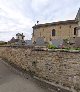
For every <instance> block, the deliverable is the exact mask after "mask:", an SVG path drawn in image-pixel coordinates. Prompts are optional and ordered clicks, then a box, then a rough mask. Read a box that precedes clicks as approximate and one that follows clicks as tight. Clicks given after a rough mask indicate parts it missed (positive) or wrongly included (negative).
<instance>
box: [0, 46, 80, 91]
mask: <svg viewBox="0 0 80 92" xmlns="http://www.w3.org/2000/svg"><path fill="white" fill-rule="evenodd" d="M0 57H2V58H5V59H7V60H8V61H9V62H11V63H14V64H16V65H17V66H20V67H21V68H22V69H25V70H26V71H31V72H34V74H35V75H36V76H38V77H39V78H42V79H46V80H48V81H50V82H54V83H56V84H59V85H62V86H65V87H69V88H71V87H73V88H74V89H75V90H77V92H80V53H70V52H60V51H57V52H50V51H32V50H31V49H22V48H17V49H14V48H7V47H4V48H3V47H1V48H0Z"/></svg>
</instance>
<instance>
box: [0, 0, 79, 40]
mask: <svg viewBox="0 0 80 92" xmlns="http://www.w3.org/2000/svg"><path fill="white" fill-rule="evenodd" d="M79 8H80V0H0V40H5V41H8V40H10V39H11V38H12V37H13V36H14V37H15V35H16V33H18V32H20V33H24V35H25V36H26V37H25V40H26V39H31V34H32V26H33V25H34V24H35V23H36V21H37V20H39V21H40V22H39V23H46V22H53V21H61V20H69V19H74V18H75V16H76V14H77V11H78V9H79Z"/></svg>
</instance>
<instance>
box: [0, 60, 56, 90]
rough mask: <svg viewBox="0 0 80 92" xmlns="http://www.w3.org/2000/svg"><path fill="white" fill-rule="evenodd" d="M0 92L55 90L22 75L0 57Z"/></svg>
mask: <svg viewBox="0 0 80 92" xmlns="http://www.w3.org/2000/svg"><path fill="white" fill-rule="evenodd" d="M0 92H56V91H53V90H52V89H49V88H47V87H45V86H43V85H42V84H41V83H39V82H38V81H37V80H35V79H33V78H31V77H30V76H29V75H28V76H26V77H24V75H23V74H19V73H18V72H17V71H16V70H15V69H12V68H11V66H8V65H7V64H6V63H5V62H3V60H1V59H0Z"/></svg>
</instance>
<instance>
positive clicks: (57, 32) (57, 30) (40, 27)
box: [32, 9, 80, 42]
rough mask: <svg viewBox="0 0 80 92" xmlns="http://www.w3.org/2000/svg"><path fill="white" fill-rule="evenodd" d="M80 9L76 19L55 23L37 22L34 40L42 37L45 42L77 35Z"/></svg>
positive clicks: (34, 27)
mask: <svg viewBox="0 0 80 92" xmlns="http://www.w3.org/2000/svg"><path fill="white" fill-rule="evenodd" d="M79 21H80V9H79V11H78V13H77V15H76V18H75V19H74V20H67V21H59V22H53V23H45V24H37V25H35V26H33V27H32V28H33V34H32V42H36V40H37V39H38V38H39V37H41V38H43V39H44V41H45V42H50V41H51V40H54V39H69V38H75V37H76V36H77V31H76V28H77V27H78V26H79Z"/></svg>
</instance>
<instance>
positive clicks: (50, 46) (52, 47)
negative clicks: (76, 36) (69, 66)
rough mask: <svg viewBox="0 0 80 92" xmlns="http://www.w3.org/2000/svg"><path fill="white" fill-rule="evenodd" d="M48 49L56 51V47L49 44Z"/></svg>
mask: <svg viewBox="0 0 80 92" xmlns="http://www.w3.org/2000/svg"><path fill="white" fill-rule="evenodd" d="M48 49H57V47H56V46H54V45H51V44H49V45H48Z"/></svg>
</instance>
